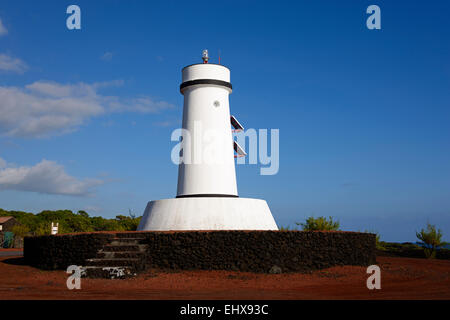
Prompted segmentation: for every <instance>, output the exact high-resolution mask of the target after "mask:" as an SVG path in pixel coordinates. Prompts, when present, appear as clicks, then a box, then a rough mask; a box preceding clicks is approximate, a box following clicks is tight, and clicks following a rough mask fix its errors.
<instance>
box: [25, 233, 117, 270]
mask: <svg viewBox="0 0 450 320" xmlns="http://www.w3.org/2000/svg"><path fill="white" fill-rule="evenodd" d="M113 237H114V234H105V233H86V234H73V235H72V234H68V235H55V236H39V237H25V239H24V248H23V255H24V258H25V263H26V264H28V265H31V266H34V267H37V268H40V269H45V270H55V269H66V268H67V267H68V266H70V265H78V266H84V262H85V260H86V259H89V258H93V257H94V256H95V254H96V253H97V251H98V250H100V249H101V248H103V246H104V245H105V244H107V243H109V241H110V239H112V238H113Z"/></svg>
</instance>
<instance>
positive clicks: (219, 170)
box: [177, 64, 238, 196]
mask: <svg viewBox="0 0 450 320" xmlns="http://www.w3.org/2000/svg"><path fill="white" fill-rule="evenodd" d="M182 79H183V82H186V81H190V80H198V79H215V80H222V81H226V82H229V81H230V70H229V69H228V68H226V67H224V66H220V65H212V64H199V65H192V66H188V67H186V68H184V69H183V72H182ZM182 93H183V95H184V107H183V123H182V127H183V128H184V129H187V130H188V131H189V132H190V135H191V149H190V150H191V160H192V163H191V164H186V163H181V164H180V166H179V169H178V188H177V196H183V195H195V194H225V195H237V194H238V192H237V185H236V172H235V164H234V150H233V137H232V131H231V124H230V105H229V99H228V96H229V94H230V93H231V89H229V88H226V87H223V86H216V85H211V84H201V85H195V86H190V87H187V88H185V89H184V90H183V91H182ZM217 102H218V104H219V105H218V106H217ZM215 103H216V105H215ZM205 135H209V137H210V139H213V138H214V145H212V142H211V141H212V140H209V141H210V142H208V141H207V139H208V138H207V137H205ZM195 137H199V138H200V140H199V139H196V138H195ZM183 139H184V138H183ZM212 149H214V150H216V151H217V152H216V153H215V154H220V155H219V156H218V158H219V159H220V160H221V162H222V163H217V161H209V163H208V159H206V157H205V155H207V154H211V153H210V151H211V150H212ZM208 150H209V151H208ZM183 155H184V156H186V155H187V153H186V151H183ZM211 162H214V163H211Z"/></svg>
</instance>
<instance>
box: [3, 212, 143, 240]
mask: <svg viewBox="0 0 450 320" xmlns="http://www.w3.org/2000/svg"><path fill="white" fill-rule="evenodd" d="M1 216H12V217H14V218H15V219H16V220H17V221H18V222H19V224H18V225H16V226H14V227H13V230H12V232H13V233H14V234H15V235H16V236H19V237H24V236H27V235H36V236H40V235H47V234H50V233H51V224H52V222H53V223H59V228H58V233H73V232H93V231H135V230H136V228H137V227H138V225H139V221H140V219H141V217H135V216H134V215H132V214H131V213H129V215H128V216H125V215H117V216H116V217H115V218H113V219H106V218H103V217H90V216H89V214H88V213H87V212H86V211H83V210H80V211H78V212H77V213H74V212H72V211H71V210H56V211H51V210H44V211H42V212H40V213H37V214H33V213H31V212H23V211H7V210H3V209H0V217H1Z"/></svg>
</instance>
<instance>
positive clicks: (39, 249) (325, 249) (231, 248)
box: [24, 231, 376, 272]
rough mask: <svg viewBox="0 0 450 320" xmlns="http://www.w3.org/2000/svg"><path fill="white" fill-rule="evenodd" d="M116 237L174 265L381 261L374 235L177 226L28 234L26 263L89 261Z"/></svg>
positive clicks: (258, 267)
mask: <svg viewBox="0 0 450 320" xmlns="http://www.w3.org/2000/svg"><path fill="white" fill-rule="evenodd" d="M115 237H130V238H134V237H139V238H141V239H142V240H141V243H142V244H147V245H148V250H147V252H146V255H145V256H144V258H143V259H144V261H142V262H144V264H145V265H146V267H148V268H162V269H174V270H194V269H202V270H236V271H237V270H239V271H250V272H269V270H270V269H271V268H272V267H274V266H277V267H279V268H281V270H282V272H294V271H300V272H304V271H309V270H314V269H321V268H327V267H332V266H336V265H360V266H368V265H371V264H375V262H376V248H375V235H374V234H370V233H359V232H339V231H338V232H321V231H314V232H308V231H178V232H157V231H148V232H127V233H88V234H77V235H58V236H41V237H27V238H25V249H24V256H25V261H26V263H28V264H30V265H33V266H36V267H39V268H42V269H64V268H66V267H67V266H69V265H72V264H75V265H81V266H83V265H84V260H85V259H88V258H92V257H94V256H95V254H96V252H97V250H99V249H101V248H102V247H103V245H105V244H107V243H109V241H111V239H112V238H115Z"/></svg>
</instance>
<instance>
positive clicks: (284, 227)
mask: <svg viewBox="0 0 450 320" xmlns="http://www.w3.org/2000/svg"><path fill="white" fill-rule="evenodd" d="M278 230H279V231H296V230H298V229H297V228H296V227H295V228H292V227H291V226H289V225H288V226H278Z"/></svg>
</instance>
